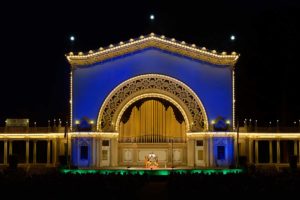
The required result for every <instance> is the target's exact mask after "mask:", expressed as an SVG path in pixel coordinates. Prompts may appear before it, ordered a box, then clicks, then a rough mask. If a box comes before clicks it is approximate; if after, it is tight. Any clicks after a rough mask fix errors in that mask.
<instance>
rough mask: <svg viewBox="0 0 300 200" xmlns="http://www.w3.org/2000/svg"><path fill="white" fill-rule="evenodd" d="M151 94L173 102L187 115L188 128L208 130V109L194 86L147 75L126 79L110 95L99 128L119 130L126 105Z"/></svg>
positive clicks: (191, 129)
mask: <svg viewBox="0 0 300 200" xmlns="http://www.w3.org/2000/svg"><path fill="white" fill-rule="evenodd" d="M149 95H153V97H154V96H155V95H156V96H159V97H160V98H163V99H165V100H167V101H169V102H171V103H173V104H174V105H175V106H176V107H177V108H178V109H179V110H180V111H181V113H182V115H183V116H184V119H185V120H186V123H187V124H188V128H187V131H206V130H207V129H208V118H207V115H206V111H205V108H204V106H203V104H202V102H201V100H200V99H199V98H198V96H197V95H196V94H195V92H194V91H193V90H192V89H191V88H189V87H188V86H187V85H186V84H184V83H183V82H181V81H179V80H176V79H174V78H171V77H169V76H164V75H159V74H146V75H140V76H137V77H134V78H131V79H128V80H127V81H124V82H123V83H121V84H120V85H119V86H117V87H116V88H115V89H114V90H113V91H112V92H111V93H110V94H109V95H108V96H107V98H106V99H105V101H104V103H103V104H102V106H101V108H100V112H99V115H98V119H97V130H98V131H103V132H116V131H117V130H118V123H119V122H120V118H121V117H122V115H121V113H123V112H124V111H125V110H124V109H126V106H129V105H130V104H132V103H133V102H132V101H133V100H135V99H136V100H138V99H139V98H146V97H149Z"/></svg>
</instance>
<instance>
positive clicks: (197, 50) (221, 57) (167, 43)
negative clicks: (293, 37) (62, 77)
mask: <svg viewBox="0 0 300 200" xmlns="http://www.w3.org/2000/svg"><path fill="white" fill-rule="evenodd" d="M151 47H153V48H157V49H160V50H163V51H167V52H171V53H176V54H179V55H182V56H186V57H189V58H192V59H196V60H201V61H204V62H208V63H212V64H217V65H230V66H234V65H235V63H236V62H237V60H238V58H239V55H238V54H236V53H235V52H232V53H231V54H230V55H227V53H226V52H222V53H218V52H217V51H215V50H212V51H210V50H207V49H206V48H205V47H202V48H201V47H197V46H196V45H195V44H187V43H185V42H184V41H181V42H180V41H177V40H175V39H174V38H173V39H170V38H166V37H165V36H159V35H156V34H154V33H151V34H149V35H147V36H140V37H139V38H137V39H130V40H128V41H126V42H120V43H119V44H117V45H113V44H111V45H109V46H108V47H106V48H102V47H100V48H99V49H98V50H95V51H93V50H90V51H89V52H87V53H83V52H79V53H77V54H74V53H73V52H70V53H69V54H67V55H66V57H67V59H68V61H69V63H70V64H71V66H72V67H76V66H84V65H91V64H95V63H98V62H103V61H106V60H108V59H112V58H115V57H118V56H122V55H126V54H129V53H134V52H136V51H140V50H143V49H147V48H151Z"/></svg>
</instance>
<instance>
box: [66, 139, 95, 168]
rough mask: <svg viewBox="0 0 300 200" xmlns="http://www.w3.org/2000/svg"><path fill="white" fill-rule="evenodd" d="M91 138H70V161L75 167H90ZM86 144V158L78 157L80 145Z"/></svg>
mask: <svg viewBox="0 0 300 200" xmlns="http://www.w3.org/2000/svg"><path fill="white" fill-rule="evenodd" d="M92 140H93V139H92V138H73V139H72V154H71V155H72V156H71V163H72V165H74V166H77V167H90V166H92V164H93V163H92V156H96V155H92ZM83 145H84V146H88V159H81V158H80V153H81V152H80V147H81V146H83Z"/></svg>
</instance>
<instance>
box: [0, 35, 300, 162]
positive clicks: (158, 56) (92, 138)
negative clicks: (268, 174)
mask: <svg viewBox="0 0 300 200" xmlns="http://www.w3.org/2000/svg"><path fill="white" fill-rule="evenodd" d="M66 57H67V59H68V61H69V63H70V65H71V73H70V97H71V98H70V129H71V130H70V132H69V133H68V134H67V135H64V129H63V128H62V127H61V124H58V127H56V126H55V128H56V129H55V130H56V131H54V129H53V127H50V126H49V127H48V131H46V132H47V133H45V132H44V133H39V131H38V129H36V132H35V133H34V134H33V133H29V132H30V131H29V132H28V133H26V131H23V133H20V132H19V133H9V131H5V130H4V131H3V133H1V134H0V150H1V149H3V153H1V152H0V154H2V155H3V158H1V157H0V162H1V161H2V163H4V164H7V157H8V155H10V154H12V153H13V152H14V147H15V144H14V143H16V142H19V143H20V144H19V145H21V142H20V141H23V143H22V146H23V147H21V148H20V149H21V150H20V152H23V154H25V157H24V159H23V161H24V162H23V163H25V164H36V163H38V162H37V159H38V154H39V152H40V151H39V148H42V147H43V149H44V152H45V153H46V155H47V156H46V159H44V161H45V160H46V162H44V163H47V164H48V165H57V164H58V162H59V160H58V157H59V155H64V154H65V153H67V154H68V155H69V156H70V162H71V164H72V165H73V166H77V167H84V168H106V167H144V166H145V158H146V157H149V155H154V156H155V158H156V160H155V161H157V163H156V162H155V166H157V165H158V167H208V168H210V167H229V166H230V165H233V164H235V161H236V158H237V157H238V156H246V157H247V160H248V161H249V162H251V163H260V159H259V149H263V148H265V146H266V145H267V146H268V145H269V146H268V152H269V154H268V155H269V160H268V161H267V163H281V161H284V162H286V161H287V160H286V157H287V155H290V153H291V152H290V150H286V148H289V147H285V146H286V145H285V144H286V143H285V142H284V141H288V142H287V144H288V145H287V146H290V145H291V143H292V145H293V155H297V156H298V157H299V151H300V148H299V138H300V137H299V135H300V134H297V133H288V134H285V133H276V134H275V133H258V132H255V133H250V132H249V133H248V132H247V130H246V131H245V130H244V131H243V132H241V133H240V134H239V135H238V134H237V132H236V127H235V126H236V125H235V74H234V70H235V64H236V62H237V60H238V57H239V56H238V55H237V54H236V53H235V52H233V53H231V54H230V55H227V53H226V52H222V53H217V52H216V51H215V50H213V51H210V50H207V49H205V48H204V47H202V48H201V47H197V46H196V45H194V44H192V45H191V44H187V43H185V42H184V41H176V40H175V39H170V38H166V37H164V36H158V35H155V34H150V35H147V36H141V37H139V38H138V39H130V40H129V41H126V42H120V43H119V44H117V45H109V46H108V47H107V48H99V49H98V50H96V51H89V52H87V53H82V52H79V53H78V54H74V53H72V52H70V53H69V54H68V55H66ZM7 126H8V124H7ZM24 132H25V133H24ZM64 136H66V137H64ZM283 139H284V140H283ZM40 141H44V143H43V145H42V144H40V145H39V144H38V142H39V143H40ZM290 141H292V142H290ZM262 142H263V143H264V144H263V145H262ZM278 142H279V143H278ZM16 144H17V143H16ZM283 149H285V150H284V151H282V150H283ZM238 150H239V151H238ZM15 151H16V150H15ZM283 152H284V153H283ZM273 157H276V159H275V158H274V159H273ZM263 161H264V162H265V160H264V159H263Z"/></svg>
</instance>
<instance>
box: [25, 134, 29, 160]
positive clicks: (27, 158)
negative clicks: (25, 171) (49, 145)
mask: <svg viewBox="0 0 300 200" xmlns="http://www.w3.org/2000/svg"><path fill="white" fill-rule="evenodd" d="M26 164H29V140H26Z"/></svg>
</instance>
